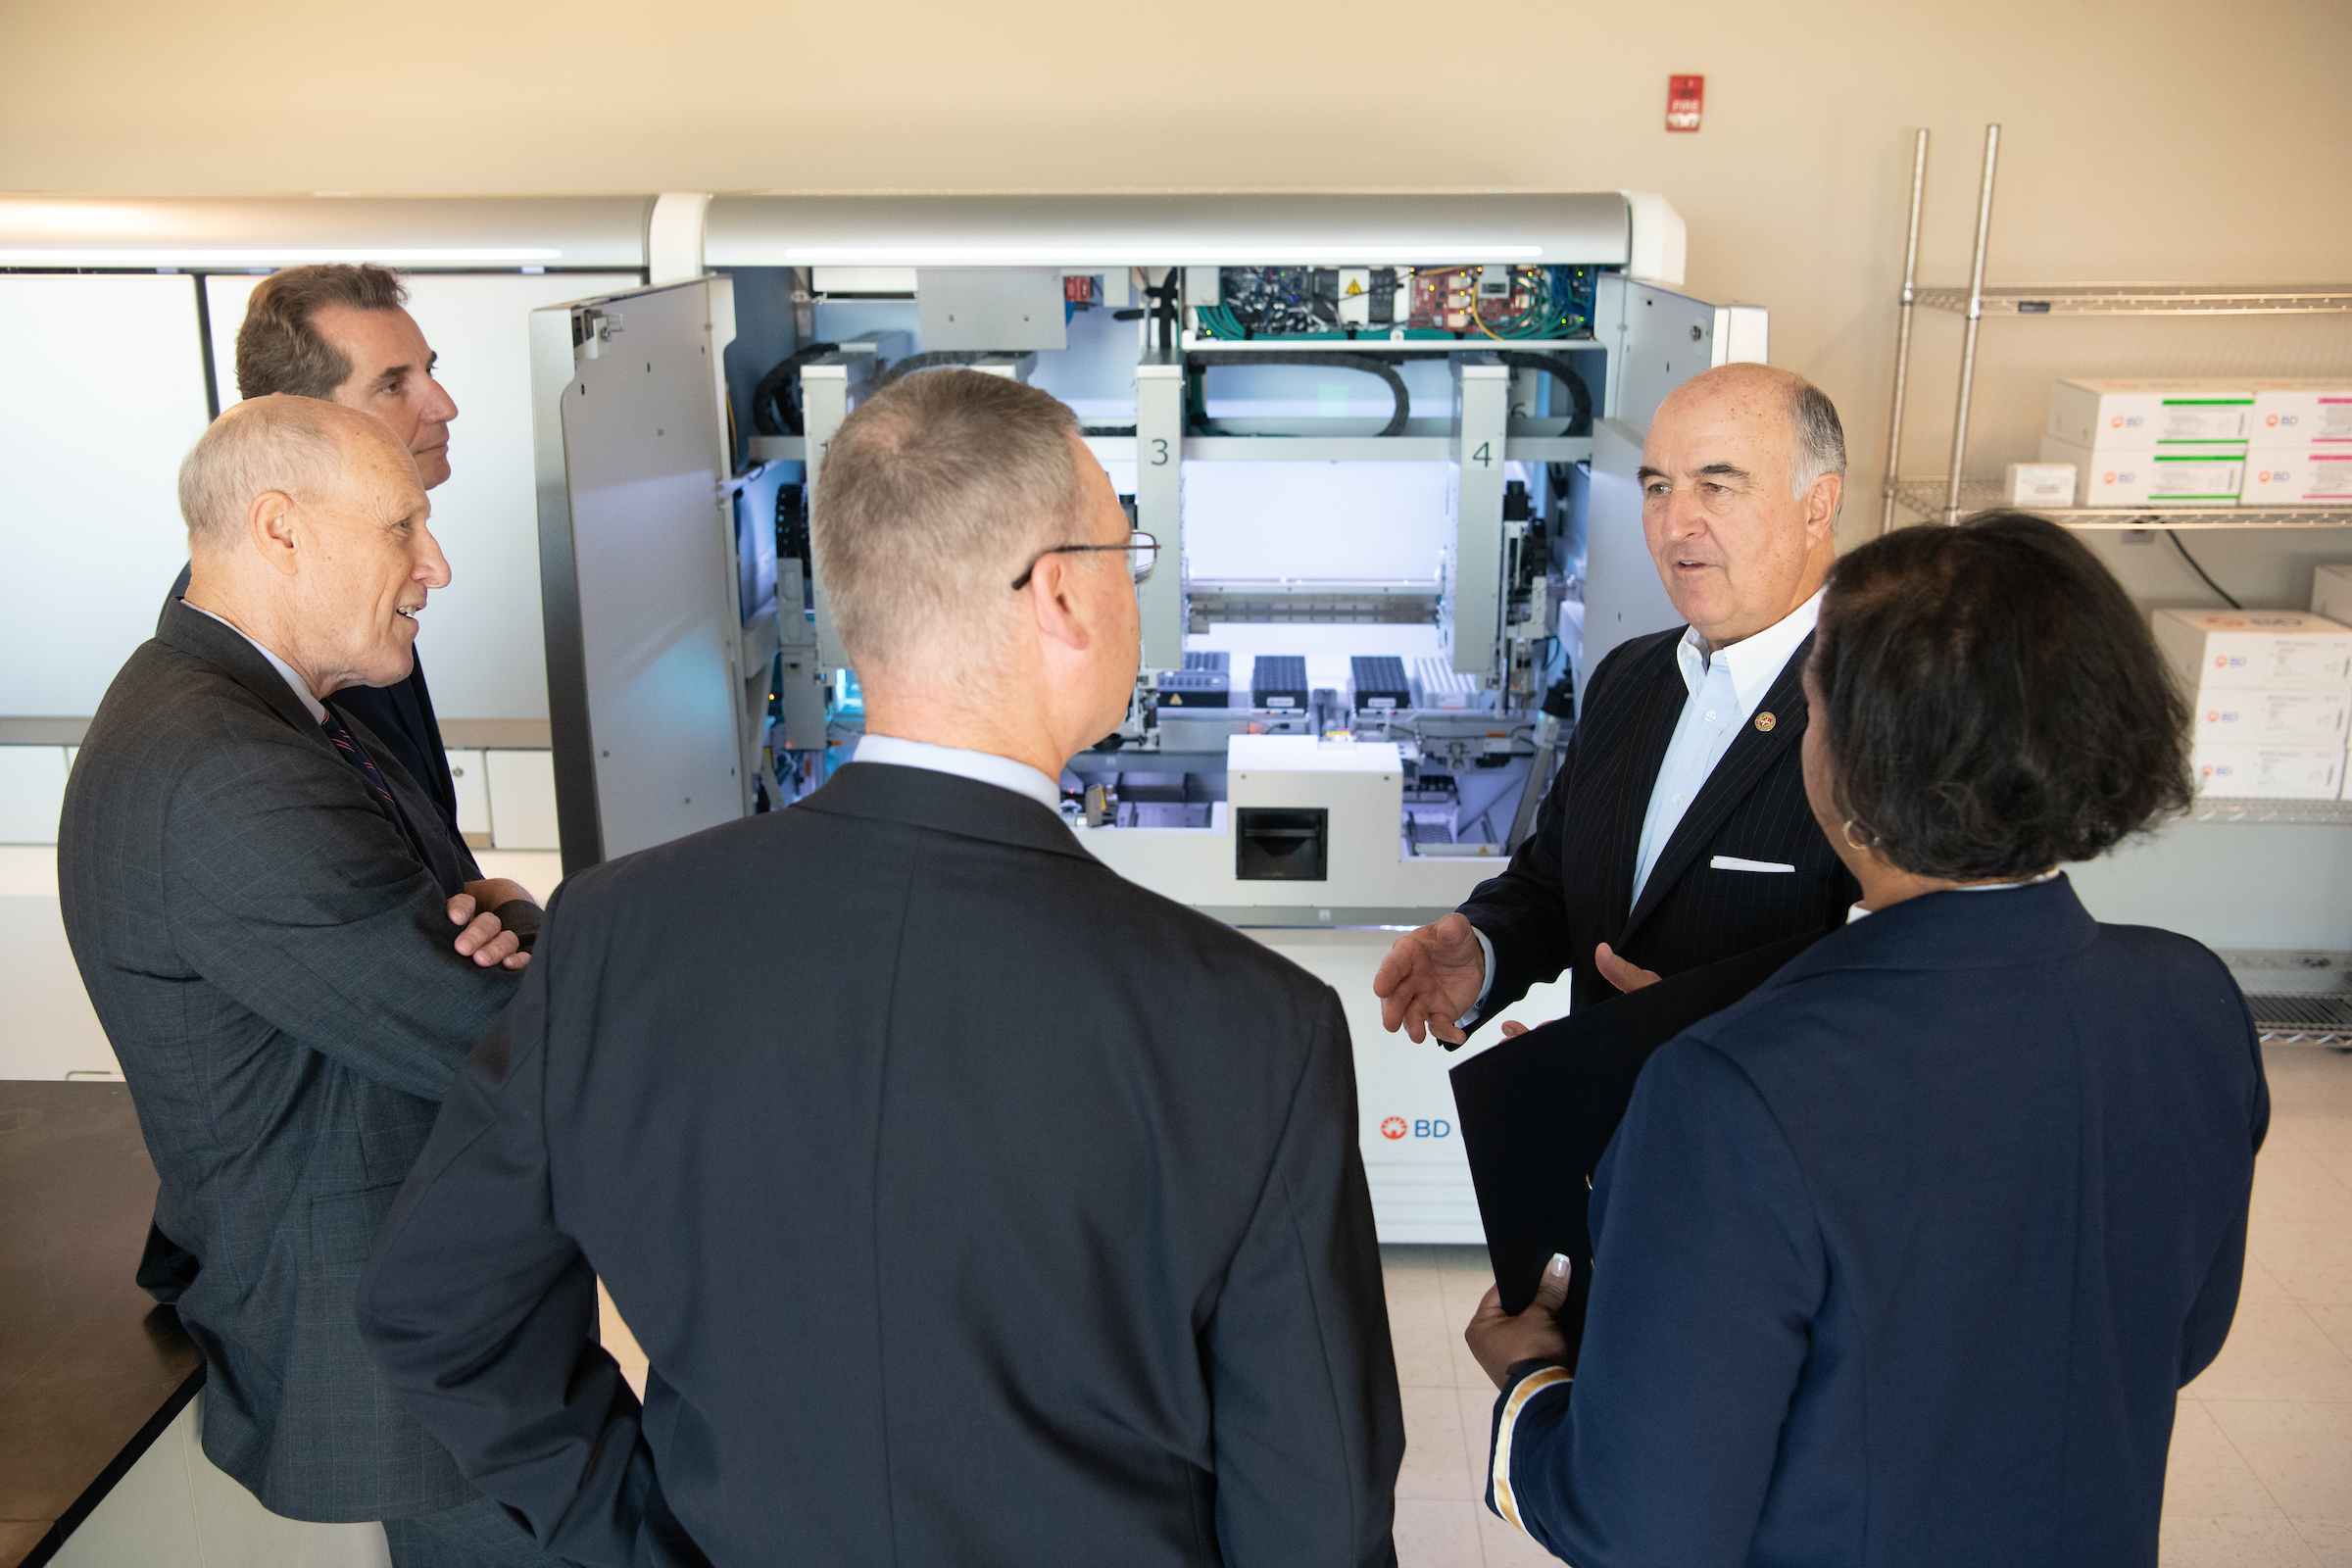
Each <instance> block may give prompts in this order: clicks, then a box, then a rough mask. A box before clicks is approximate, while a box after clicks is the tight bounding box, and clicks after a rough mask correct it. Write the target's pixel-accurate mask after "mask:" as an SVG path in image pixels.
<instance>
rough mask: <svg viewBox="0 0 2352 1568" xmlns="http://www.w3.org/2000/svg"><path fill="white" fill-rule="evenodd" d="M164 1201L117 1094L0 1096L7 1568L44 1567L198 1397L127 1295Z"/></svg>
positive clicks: (194, 1361)
mask: <svg viewBox="0 0 2352 1568" xmlns="http://www.w3.org/2000/svg"><path fill="white" fill-rule="evenodd" d="M155 1185H156V1182H155V1167H154V1165H152V1164H151V1163H149V1161H148V1158H147V1146H146V1143H145V1141H144V1140H142V1139H141V1138H140V1136H139V1121H138V1116H137V1115H136V1113H135V1112H134V1111H133V1110H132V1108H131V1103H130V1091H129V1090H128V1089H127V1088H125V1087H124V1086H123V1085H122V1084H119V1083H32V1082H0V1568H30V1565H34V1564H39V1563H43V1562H46V1561H48V1560H49V1557H50V1554H51V1553H52V1552H54V1551H55V1550H56V1549H57V1547H58V1545H59V1544H60V1543H62V1542H63V1541H64V1540H65V1538H66V1537H67V1536H68V1535H70V1534H71V1533H72V1532H73V1527H74V1526H75V1525H77V1524H79V1523H80V1522H81V1520H82V1519H83V1518H84V1517H85V1516H87V1515H88V1513H89V1511H90V1510H91V1509H92V1508H94V1507H96V1506H97V1505H98V1503H99V1501H100V1499H102V1498H103V1497H105V1495H106V1494H107V1491H108V1490H109V1489H110V1488H112V1487H113V1486H114V1484H115V1483H116V1482H117V1481H119V1480H121V1479H122V1477H123V1472H125V1471H127V1470H128V1469H129V1468H130V1467H131V1465H132V1464H133V1463H134V1462H136V1461H137V1459H138V1457H139V1455H140V1454H142V1453H144V1452H146V1451H147V1447H148V1446H149V1445H150V1444H152V1443H153V1442H154V1441H155V1439H156V1437H157V1436H158V1435H159V1434H160V1433H162V1431H163V1430H164V1429H165V1428H166V1427H167V1426H169V1425H171V1423H172V1417H174V1416H176V1415H177V1414H178V1413H179V1412H180V1410H181V1408H182V1407H183V1406H185V1405H186V1404H187V1402H188V1400H190V1399H191V1398H193V1397H195V1395H196V1391H197V1389H198V1388H199V1387H201V1386H202V1385H203V1382H204V1359H203V1357H202V1356H201V1355H199V1354H198V1353H197V1350H196V1347H195V1346H194V1345H193V1344H192V1343H190V1341H189V1339H188V1337H187V1335H186V1334H185V1333H183V1332H182V1331H181V1329H180V1326H179V1318H178V1315H177V1314H176V1313H174V1312H173V1311H172V1309H171V1308H170V1307H168V1306H159V1305H157V1304H156V1302H155V1300H154V1299H152V1298H151V1297H149V1296H148V1295H147V1293H146V1292H145V1291H142V1290H140V1289H139V1287H138V1286H137V1285H136V1284H135V1283H133V1279H132V1276H133V1275H134V1274H135V1273H136V1272H137V1270H138V1264H139V1254H140V1252H141V1250H143V1249H144V1248H145V1246H146V1241H147V1223H148V1220H149V1218H150V1216H151V1215H152V1214H153V1212H154V1208H155Z"/></svg>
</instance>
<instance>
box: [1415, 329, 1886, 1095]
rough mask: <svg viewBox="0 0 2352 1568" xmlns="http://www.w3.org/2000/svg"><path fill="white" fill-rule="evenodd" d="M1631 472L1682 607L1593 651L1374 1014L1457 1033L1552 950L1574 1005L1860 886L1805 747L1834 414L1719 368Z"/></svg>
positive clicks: (1773, 376) (1828, 527) (1835, 451)
mask: <svg viewBox="0 0 2352 1568" xmlns="http://www.w3.org/2000/svg"><path fill="white" fill-rule="evenodd" d="M1640 474H1641V479H1642V532H1643V535H1644V536H1645V538H1646V539H1647V541H1648V544H1649V550H1650V555H1651V557H1652V558H1653V559H1654V560H1655V561H1656V563H1657V567H1658V575H1659V576H1660V577H1661V578H1663V579H1664V581H1665V584H1666V592H1667V595H1668V596H1669V597H1670V598H1671V599H1672V600H1673V601H1674V606H1675V609H1676V610H1678V611H1680V612H1681V613H1682V614H1683V615H1684V617H1685V618H1686V619H1687V620H1689V622H1690V624H1689V625H1688V626H1687V627H1683V628H1680V629H1677V630H1670V631H1662V632H1658V633H1656V634H1655V635H1652V636H1648V637H1641V638H1637V639H1635V640H1634V641H1632V642H1630V643H1627V644H1625V645H1624V646H1623V647H1621V648H1619V649H1617V650H1616V651H1614V652H1613V653H1611V654H1610V655H1609V656H1608V657H1607V658H1606V659H1604V660H1602V661H1601V662H1600V664H1599V666H1598V667H1597V668H1596V669H1594V670H1593V673H1592V675H1591V677H1590V678H1589V679H1588V680H1587V681H1586V683H1585V701H1584V713H1583V717H1582V719H1581V721H1580V722H1579V723H1578V725H1577V728H1576V732H1575V734H1574V735H1573V736H1572V737H1571V738H1570V740H1569V743H1568V747H1567V751H1566V754H1565V756H1564V758H1563V759H1562V761H1561V764H1560V771H1559V775H1558V777H1557V778H1556V779H1554V781H1553V783H1552V786H1551V789H1550V792H1549V793H1548V794H1547V795H1546V796H1545V797H1544V804H1543V807H1542V809H1540V810H1539V811H1538V812H1537V817H1536V831H1535V832H1534V833H1533V834H1531V835H1530V836H1529V837H1528V840H1527V842H1526V843H1524V844H1522V845H1521V846H1520V847H1519V850H1518V853H1517V854H1515V855H1513V856H1512V857H1511V863H1510V865H1509V866H1508V867H1506V868H1505V869H1504V871H1503V873H1502V874H1501V875H1500V876H1497V877H1495V878H1493V879H1492V880H1490V881H1487V882H1484V883H1482V884H1480V885H1479V887H1478V888H1477V890H1476V891H1475V892H1473V893H1472V894H1471V895H1470V898H1469V901H1468V902H1467V903H1465V904H1464V905H1463V906H1462V907H1460V908H1459V909H1457V910H1455V911H1454V912H1453V913H1452V914H1449V915H1447V916H1446V918H1445V919H1443V920H1441V921H1439V922H1438V923H1436V924H1435V925H1427V926H1423V927H1421V928H1420V929H1419V930H1417V931H1413V932H1410V933H1408V934H1406V935H1405V936H1404V937H1402V938H1400V939H1399V940H1398V941H1397V945H1396V947H1395V948H1394V949H1392V950H1391V951H1390V954H1389V956H1388V958H1387V959H1386V960H1385V961H1384V962H1383V963H1382V964H1381V966H1380V972H1379V974H1378V975H1377V976H1376V977H1375V979H1374V981H1373V990H1374V991H1375V992H1376V993H1377V994H1378V995H1379V997H1380V998H1381V1018H1382V1021H1383V1022H1384V1023H1386V1024H1387V1025H1388V1027H1389V1028H1391V1029H1396V1028H1398V1027H1399V1026H1401V1027H1403V1028H1404V1029H1405V1030H1406V1031H1407V1032H1408V1033H1409V1034H1410V1035H1411V1037H1412V1038H1413V1039H1414V1040H1416V1041H1418V1040H1420V1039H1422V1038H1423V1036H1424V1032H1425V1031H1426V1032H1427V1033H1429V1034H1434V1035H1436V1036H1437V1037H1438V1038H1439V1039H1440V1040H1441V1041H1443V1042H1445V1043H1446V1047H1447V1049H1448V1050H1450V1049H1452V1048H1453V1047H1455V1046H1458V1045H1460V1044H1461V1043H1462V1042H1463V1041H1464V1040H1465V1039H1467V1038H1468V1034H1467V1031H1469V1030H1471V1029H1475V1028H1477V1027H1478V1025H1479V1023H1480V1022H1481V1021H1482V1020H1484V1019H1486V1018H1490V1017H1493V1016H1494V1015H1495V1013H1496V1012H1498V1011H1500V1010H1501V1009H1503V1008H1504V1007H1507V1006H1509V1005H1511V1004H1512V1003H1514V1002H1516V1001H1518V1000H1519V999H1520V998H1521V997H1523V996H1525V995H1526V994H1527V991H1528V988H1529V987H1530V986H1533V985H1535V984H1537V983H1539V982H1542V981H1547V980H1551V979H1553V978H1555V977H1556V976H1557V975H1558V974H1559V973H1560V971H1561V970H1562V969H1568V970H1570V971H1571V972H1572V975H1573V978H1572V980H1571V983H1570V984H1571V992H1570V996H1571V1000H1572V1002H1573V1004H1574V1005H1577V1006H1579V1007H1582V1006H1585V1005H1589V1004H1591V1003H1593V1002H1598V1001H1600V1000H1602V999H1603V998H1606V997H1610V996H1614V995H1616V994H1617V993H1618V992H1620V991H1629V990H1632V989H1633V988H1635V987H1636V986H1641V985H1646V984H1647V983H1649V982H1650V981H1652V980H1655V979H1657V978H1659V977H1660V976H1661V975H1670V974H1679V973H1682V972H1683V971H1685V970H1689V969H1693V968H1697V967H1699V966H1700V965H1702V964H1706V963H1709V962H1712V961H1713V960H1715V959H1718V958H1726V957H1730V956H1733V955H1735V954H1739V953H1744V952H1746V951H1748V950H1749V949H1752V948H1760V947H1763V946H1765V945H1767V944H1769V943H1774V942H1779V941H1782V940H1784V939H1788V938H1792V937H1796V936H1799V935H1801V934H1804V933H1806V932H1824V931H1829V930H1831V929H1833V928H1835V927H1836V926H1837V925H1838V923H1839V922H1840V921H1842V920H1843V919H1844V918H1845V911H1846V909H1847V907H1849V906H1851V905H1852V903H1853V902H1854V898H1855V884H1854V880H1853V877H1852V875H1851V874H1850V873H1849V872H1848V871H1847V870H1846V869H1845V867H1844V866H1843V865H1841V864H1839V863H1838V858H1837V856H1836V855H1834V854H1833V853H1832V852H1831V849H1830V846H1829V844H1828V843H1827V842H1826V841H1825V840H1824V839H1823V838H1822V836H1821V830H1820V828H1819V827H1818V826H1816V825H1815V823H1814V821H1813V814H1812V811H1811V809H1809V808H1808V807H1807V806H1806V804H1805V790H1804V776H1803V768H1802V766H1801V764H1800V762H1799V741H1800V739H1801V738H1802V736H1803V734H1804V730H1805V699H1804V692H1803V688H1802V683H1801V679H1800V677H1801V675H1802V672H1803V670H1804V665H1805V657H1806V655H1807V653H1808V652H1809V651H1810V650H1811V648H1812V642H1813V622H1814V619H1815V617H1816V616H1817V615H1818V614H1819V613H1820V607H1821V585H1822V580H1823V578H1824V577H1825V576H1827V574H1828V572H1829V568H1830V563H1831V562H1832V561H1834V560H1835V559H1836V557H1837V540H1836V536H1835V528H1836V525H1837V520H1838V496H1839V493H1840V491H1841V489H1842V487H1843V484H1844V476H1845V437H1844V434H1843V432H1842V430H1841V429H1840V428H1839V425H1838V411H1837V410H1836V409H1835V408H1833V407H1832V406H1831V404H1830V400H1829V399H1828V398H1826V397H1824V396H1823V395H1822V394H1821V392H1820V391H1819V390H1818V389H1817V388H1815V387H1814V386H1812V385H1811V384H1810V383H1808V382H1806V381H1805V380H1804V379H1803V378H1801V377H1799V376H1795V375H1792V374H1790V373H1789V372H1788V371H1786V370H1776V369H1773V368H1770V367H1769V366H1763V365H1727V366H1723V367H1720V368H1716V369H1713V370H1709V371H1707V372H1705V373H1704V374H1702V375H1697V376H1693V377H1692V378H1691V380H1689V381H1687V382H1685V383H1684V384H1683V385H1682V386H1681V387H1679V388H1677V389H1676V391H1675V392H1674V394H1673V395H1672V396H1670V397H1669V398H1667V399H1666V401H1665V402H1664V403H1663V404H1661V405H1660V406H1659V409H1658V412H1657V417H1655V418H1654V419H1652V420H1651V422H1650V427H1649V436H1648V439H1647V440H1646V441H1645V442H1644V443H1643V444H1642V467H1641V470H1640ZM1517 1028H1518V1026H1517V1025H1515V1024H1506V1025H1504V1029H1505V1032H1515V1031H1516V1030H1517Z"/></svg>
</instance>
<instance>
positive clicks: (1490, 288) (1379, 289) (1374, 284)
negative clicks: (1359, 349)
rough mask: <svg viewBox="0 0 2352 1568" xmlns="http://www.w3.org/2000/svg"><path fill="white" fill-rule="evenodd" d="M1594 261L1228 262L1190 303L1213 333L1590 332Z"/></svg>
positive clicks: (1412, 335) (1208, 334) (1419, 335)
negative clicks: (1210, 296)
mask: <svg viewBox="0 0 2352 1568" xmlns="http://www.w3.org/2000/svg"><path fill="white" fill-rule="evenodd" d="M1595 270H1596V269H1594V268H1591V267H1506V266H1501V265H1488V266H1474V267H1360V268H1349V267H1227V268H1220V269H1218V270H1217V285H1218V297H1217V298H1216V299H1215V300H1214V301H1202V300H1198V299H1192V300H1188V302H1187V303H1188V304H1189V305H1190V306H1191V307H1192V312H1193V319H1194V322H1195V325H1196V327H1197V328H1198V330H1199V332H1200V334H1201V337H1203V338H1210V339H1218V340H1244V339H1252V338H1269V337H1278V338H1289V339H1301V338H1305V339H1348V338H1360V337H1378V338H1387V339H1390V340H1396V339H1397V338H1402V339H1404V340H1407V341H1410V340H1413V339H1428V338H1446V339H1458V338H1474V337H1491V338H1496V339H1515V340H1526V339H1531V338H1532V339H1541V340H1545V341H1550V340H1557V339H1561V338H1589V337H1591V336H1592V335H1593V274H1594V272H1595ZM1188 292H1189V291H1188Z"/></svg>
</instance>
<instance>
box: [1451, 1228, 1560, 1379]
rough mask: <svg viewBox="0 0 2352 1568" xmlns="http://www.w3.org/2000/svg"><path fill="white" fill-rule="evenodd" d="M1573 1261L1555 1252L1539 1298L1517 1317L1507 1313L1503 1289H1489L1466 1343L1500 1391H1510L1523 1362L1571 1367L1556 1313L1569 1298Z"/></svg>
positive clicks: (1465, 1335) (1538, 1288)
mask: <svg viewBox="0 0 2352 1568" xmlns="http://www.w3.org/2000/svg"><path fill="white" fill-rule="evenodd" d="M1568 1269H1569V1263H1568V1259H1566V1258H1565V1257H1562V1256H1561V1255H1560V1254H1559V1253H1557V1252H1554V1253H1552V1254H1551V1261H1550V1262H1549V1263H1548V1264H1546V1265H1545V1266H1544V1278H1543V1279H1542V1281H1540V1282H1539V1283H1538V1284H1537V1286H1536V1299H1534V1300H1533V1301H1530V1302H1529V1303H1528V1305H1527V1310H1526V1311H1524V1312H1521V1313H1520V1314H1519V1315H1518V1316H1516V1317H1514V1316H1512V1315H1511V1314H1510V1313H1508V1312H1505V1311H1504V1310H1503V1309H1502V1288H1501V1287H1500V1286H1495V1285H1491V1286H1489V1287H1487V1294H1486V1297H1485V1299H1482V1300H1481V1301H1480V1302H1479V1303H1478V1311H1477V1312H1476V1313H1474V1314H1472V1316H1471V1318H1470V1326H1469V1327H1468V1328H1466V1329H1464V1330H1462V1343H1463V1344H1465V1345H1467V1346H1469V1347H1470V1353H1471V1354H1472V1355H1473V1356H1475V1357H1477V1359H1478V1364H1479V1366H1480V1367H1481V1368H1483V1369H1484V1370H1485V1372H1486V1374H1487V1376H1488V1377H1490V1378H1492V1379H1493V1380H1494V1382H1495V1388H1497V1389H1502V1388H1507V1387H1509V1386H1510V1371H1511V1368H1512V1367H1514V1366H1517V1365H1518V1364H1519V1363H1520V1362H1522V1361H1549V1362H1550V1363H1552V1364H1553V1365H1554V1366H1565V1365H1567V1363H1568V1340H1567V1337H1566V1336H1565V1335H1563V1334H1561V1333H1560V1322H1559V1319H1558V1317H1557V1316H1555V1315H1554V1314H1556V1313H1557V1312H1558V1311H1559V1309H1560V1306H1561V1304H1562V1303H1563V1302H1565V1301H1566V1300H1567V1299H1568Z"/></svg>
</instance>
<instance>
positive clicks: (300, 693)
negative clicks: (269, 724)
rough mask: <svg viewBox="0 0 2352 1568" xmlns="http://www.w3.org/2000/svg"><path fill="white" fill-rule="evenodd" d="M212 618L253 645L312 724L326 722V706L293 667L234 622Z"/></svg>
mask: <svg viewBox="0 0 2352 1568" xmlns="http://www.w3.org/2000/svg"><path fill="white" fill-rule="evenodd" d="M180 603H181V604H183V605H186V606H187V607H188V608H189V609H190V610H193V611H194V612H196V613H198V614H199V615H213V613H212V612H211V611H209V610H207V609H205V608H204V607H203V606H202V605H199V604H193V603H190V602H189V601H188V600H185V599H182V600H181V601H180ZM213 618H214V619H215V620H218V621H220V622H221V625H223V626H226V627H227V628H228V629H229V630H230V631H233V632H235V633H236V634H237V635H238V636H240V637H242V638H244V639H245V640H246V641H247V642H249V643H253V651H254V652H255V653H257V654H259V655H261V656H262V657H263V658H264V659H267V660H268V661H270V668H271V669H274V670H276V671H277V672H278V673H279V674H280V675H282V676H284V677H285V681H286V684H287V685H289V686H291V687H293V688H294V695H295V696H297V697H299V698H301V699H302V706H303V708H304V710H305V711H308V712H309V713H310V715H311V720H312V722H314V723H318V724H323V723H325V722H326V705H325V704H324V703H322V702H320V701H319V699H318V698H316V697H313V696H312V695H311V689H310V687H308V686H306V685H304V684H303V679H302V677H301V676H300V675H297V674H295V673H294V666H293V665H292V664H289V663H287V662H285V661H284V660H282V659H280V658H278V657H277V656H276V655H275V654H273V653H271V652H270V650H269V649H267V648H264V647H263V646H262V645H261V644H260V643H254V642H253V634H252V633H251V632H248V631H247V630H246V629H245V628H244V627H242V626H240V625H238V624H237V623H236V622H235V621H233V620H229V619H227V618H225V617H223V616H221V615H213Z"/></svg>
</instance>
